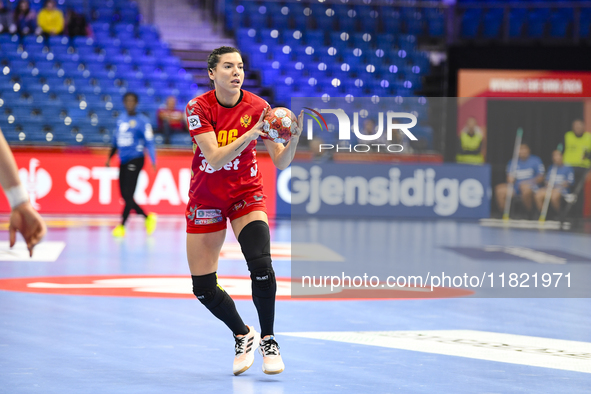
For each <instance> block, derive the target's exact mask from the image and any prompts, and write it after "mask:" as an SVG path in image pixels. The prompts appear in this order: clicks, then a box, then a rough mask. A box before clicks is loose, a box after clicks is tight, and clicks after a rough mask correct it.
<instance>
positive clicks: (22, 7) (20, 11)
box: [11, 0, 37, 35]
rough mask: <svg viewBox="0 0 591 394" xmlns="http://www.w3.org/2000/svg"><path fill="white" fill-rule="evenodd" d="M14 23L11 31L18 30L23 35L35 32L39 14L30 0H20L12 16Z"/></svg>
mask: <svg viewBox="0 0 591 394" xmlns="http://www.w3.org/2000/svg"><path fill="white" fill-rule="evenodd" d="M12 21H13V23H14V26H13V28H12V29H11V32H17V33H18V34H21V35H27V34H32V33H35V30H36V29H37V14H35V11H33V10H32V9H31V4H29V0H20V1H19V2H18V5H17V7H16V10H15V11H14V15H13V16H12Z"/></svg>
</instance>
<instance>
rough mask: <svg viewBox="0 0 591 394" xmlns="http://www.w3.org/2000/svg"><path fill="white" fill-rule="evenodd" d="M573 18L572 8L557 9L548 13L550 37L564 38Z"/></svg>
mask: <svg viewBox="0 0 591 394" xmlns="http://www.w3.org/2000/svg"><path fill="white" fill-rule="evenodd" d="M573 20H574V15H573V9H558V10H555V11H554V12H553V13H552V14H551V15H550V37H552V38H566V36H567V32H568V28H569V26H570V25H571V23H572V22H573Z"/></svg>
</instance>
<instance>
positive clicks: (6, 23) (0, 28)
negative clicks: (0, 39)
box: [0, 0, 11, 33]
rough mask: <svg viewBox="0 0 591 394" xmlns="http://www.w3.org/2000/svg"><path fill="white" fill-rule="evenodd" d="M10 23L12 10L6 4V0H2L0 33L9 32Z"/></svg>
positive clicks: (0, 4)
mask: <svg viewBox="0 0 591 394" xmlns="http://www.w3.org/2000/svg"><path fill="white" fill-rule="evenodd" d="M10 25H11V23H10V10H9V9H8V7H6V5H5V4H4V0H0V33H8V32H9V30H10Z"/></svg>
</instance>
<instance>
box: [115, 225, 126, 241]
mask: <svg viewBox="0 0 591 394" xmlns="http://www.w3.org/2000/svg"><path fill="white" fill-rule="evenodd" d="M112 234H113V237H117V238H122V237H125V226H124V225H122V224H120V225H119V226H117V227H115V228H114V229H113V232H112Z"/></svg>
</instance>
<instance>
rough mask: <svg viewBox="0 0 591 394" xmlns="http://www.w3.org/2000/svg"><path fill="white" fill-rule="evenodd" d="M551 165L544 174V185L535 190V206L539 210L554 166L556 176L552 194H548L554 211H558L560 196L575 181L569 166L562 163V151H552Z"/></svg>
mask: <svg viewBox="0 0 591 394" xmlns="http://www.w3.org/2000/svg"><path fill="white" fill-rule="evenodd" d="M552 163H553V164H552V166H550V168H549V169H548V173H547V175H546V185H547V186H546V187H543V188H541V189H540V190H538V191H537V192H536V206H537V207H538V209H539V210H540V211H541V210H542V206H543V204H544V199H545V197H546V188H547V187H549V186H550V176H551V175H552V172H553V171H554V168H556V176H555V179H554V185H553V187H552V194H551V195H550V204H551V205H552V208H554V210H555V211H556V212H560V203H561V200H562V196H565V195H567V194H568V193H569V189H570V187H571V186H572V184H573V182H574V181H575V172H574V170H573V168H572V167H571V166H567V165H564V163H563V160H562V152H561V151H559V150H555V151H554V152H552Z"/></svg>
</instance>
